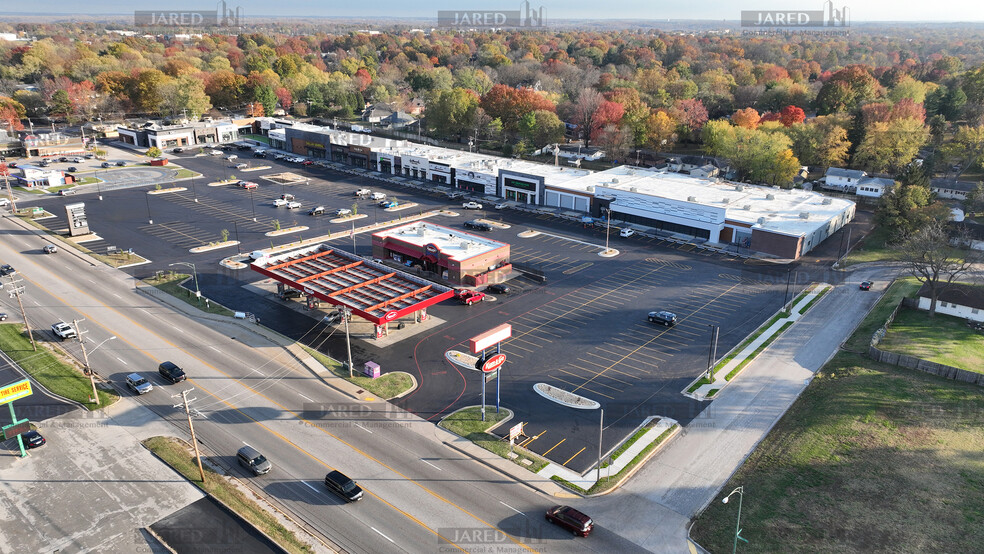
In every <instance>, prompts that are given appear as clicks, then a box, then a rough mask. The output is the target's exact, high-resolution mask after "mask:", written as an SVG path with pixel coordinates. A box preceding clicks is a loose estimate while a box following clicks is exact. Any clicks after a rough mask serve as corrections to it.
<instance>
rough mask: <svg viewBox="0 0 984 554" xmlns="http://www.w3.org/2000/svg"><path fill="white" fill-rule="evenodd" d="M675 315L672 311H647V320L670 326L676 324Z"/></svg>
mask: <svg viewBox="0 0 984 554" xmlns="http://www.w3.org/2000/svg"><path fill="white" fill-rule="evenodd" d="M676 321H677V316H676V314H675V313H673V312H667V311H662V312H649V322H650V323H659V324H660V325H666V326H667V327H672V326H674V325H676Z"/></svg>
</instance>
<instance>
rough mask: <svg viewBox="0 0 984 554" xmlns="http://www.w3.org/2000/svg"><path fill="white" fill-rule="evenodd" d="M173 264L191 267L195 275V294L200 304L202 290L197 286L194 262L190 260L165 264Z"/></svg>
mask: <svg viewBox="0 0 984 554" xmlns="http://www.w3.org/2000/svg"><path fill="white" fill-rule="evenodd" d="M173 265H184V266H188V267H190V268H191V273H192V275H194V277H195V296H196V297H197V298H198V305H199V306H201V305H202V291H201V289H199V288H198V270H197V269H196V268H195V264H193V263H191V262H174V263H173V264H167V266H168V267H171V266H173Z"/></svg>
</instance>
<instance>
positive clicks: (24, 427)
mask: <svg viewBox="0 0 984 554" xmlns="http://www.w3.org/2000/svg"><path fill="white" fill-rule="evenodd" d="M30 430H31V422H30V421H28V420H26V419H25V420H24V421H21V422H19V423H15V424H13V425H8V426H6V427H4V428H3V440H7V439H12V438H14V437H16V436H17V435H23V434H24V433H26V432H28V431H30Z"/></svg>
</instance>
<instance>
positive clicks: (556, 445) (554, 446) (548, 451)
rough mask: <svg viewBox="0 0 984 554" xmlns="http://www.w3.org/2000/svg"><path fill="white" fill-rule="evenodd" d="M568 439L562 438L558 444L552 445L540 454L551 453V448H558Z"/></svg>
mask: <svg viewBox="0 0 984 554" xmlns="http://www.w3.org/2000/svg"><path fill="white" fill-rule="evenodd" d="M566 440H567V439H560V442H558V443H557V444H555V445H553V446H551V447H550V450H547V451H546V452H544V453H543V454H540V455H541V456H546V455H547V454H549V453H550V451H551V450H553V449H554V448H557V447H558V446H560V445H561V444H563V442H564V441H566Z"/></svg>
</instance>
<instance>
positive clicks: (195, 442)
mask: <svg viewBox="0 0 984 554" xmlns="http://www.w3.org/2000/svg"><path fill="white" fill-rule="evenodd" d="M193 390H195V389H193V388H191V389H188V390H186V391H182V392H181V394H180V395H178V394H175V395H174V396H172V397H171V398H177V397H178V396H180V397H181V400H182V402H183V404H184V411H185V415H187V416H188V429H190V430H191V444H192V446H194V447H195V460H196V461H197V462H198V473H199V474H200V475H201V476H202V484H203V485H204V484H205V469H204V468H203V467H202V455H201V453H200V452H199V451H198V439H196V438H195V424H194V423H193V422H192V420H191V409H190V408H189V407H188V402H194V401H195V399H194V398H192V399H191V400H188V393H189V392H191V391H193ZM181 406H182V405H181V404H175V405H174V407H175V408H180V407H181Z"/></svg>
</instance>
